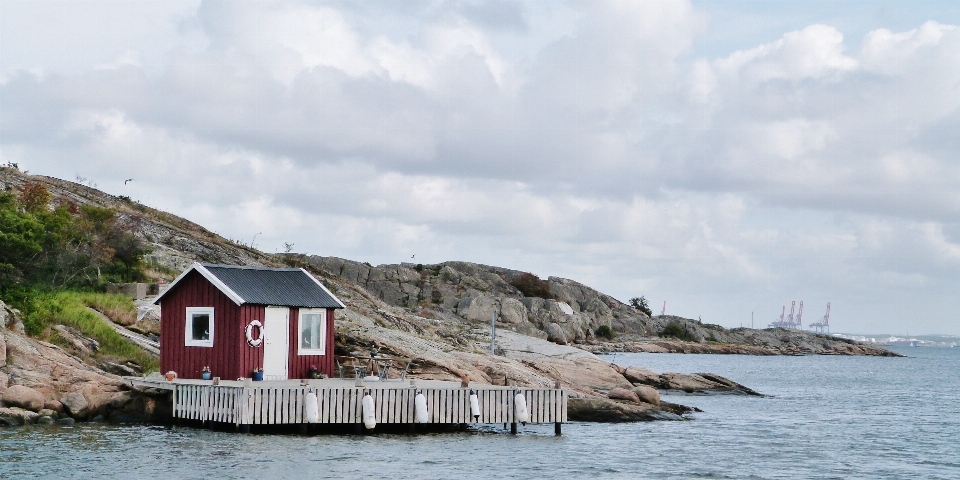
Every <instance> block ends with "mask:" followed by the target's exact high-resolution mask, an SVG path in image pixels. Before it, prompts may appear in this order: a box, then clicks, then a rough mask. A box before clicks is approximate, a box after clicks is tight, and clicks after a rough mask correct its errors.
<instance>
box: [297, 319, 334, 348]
mask: <svg viewBox="0 0 960 480" xmlns="http://www.w3.org/2000/svg"><path fill="white" fill-rule="evenodd" d="M311 314H316V315H320V338H322V339H323V342H321V343H320V348H303V316H304V315H311ZM326 350H327V309H326V308H301V309H300V311H299V312H297V355H326V354H327V353H326Z"/></svg>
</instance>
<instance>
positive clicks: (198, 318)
mask: <svg viewBox="0 0 960 480" xmlns="http://www.w3.org/2000/svg"><path fill="white" fill-rule="evenodd" d="M213 323H214V322H213V307H187V324H186V326H185V328H184V334H185V337H186V338H185V342H184V345H186V346H188V347H212V346H213Z"/></svg>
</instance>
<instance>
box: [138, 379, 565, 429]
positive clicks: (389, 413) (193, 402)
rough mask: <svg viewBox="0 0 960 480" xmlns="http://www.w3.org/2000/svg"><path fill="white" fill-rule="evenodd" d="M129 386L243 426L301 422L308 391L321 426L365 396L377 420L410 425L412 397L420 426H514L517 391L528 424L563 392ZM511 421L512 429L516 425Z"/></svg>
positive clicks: (201, 416)
mask: <svg viewBox="0 0 960 480" xmlns="http://www.w3.org/2000/svg"><path fill="white" fill-rule="evenodd" d="M131 382H132V383H134V384H135V385H136V386H141V387H152V388H163V389H168V390H172V391H173V415H174V417H175V418H178V419H186V420H195V421H201V422H218V423H224V424H234V425H236V426H238V427H242V426H249V425H296V424H306V423H307V413H306V397H307V393H308V392H310V391H313V392H314V393H315V394H316V396H317V401H318V404H319V413H320V418H319V421H318V422H314V423H320V424H362V423H364V422H363V407H362V399H363V397H364V396H365V395H370V396H371V398H372V399H373V403H374V415H375V419H376V423H377V424H413V423H415V397H416V395H417V393H422V394H423V395H424V397H425V399H426V401H427V412H428V413H429V417H428V418H429V419H428V421H427V422H424V423H427V424H448V425H457V424H460V425H462V424H477V423H479V424H501V423H502V424H516V423H517V411H516V410H517V408H516V403H517V400H516V398H515V397H516V395H517V393H520V394H522V395H523V397H524V399H525V401H526V409H527V412H528V414H529V418H528V420H527V422H528V423H554V424H555V425H556V431H557V433H559V431H560V424H561V423H563V422H566V420H567V393H566V391H564V390H562V389H553V388H528V387H514V386H496V385H480V384H471V385H470V386H469V387H467V388H464V387H461V385H460V383H459V382H446V381H437V380H418V381H416V385H415V386H412V385H411V384H410V383H411V382H410V381H409V380H407V381H384V382H377V381H373V382H366V383H365V385H364V386H362V387H358V386H356V385H355V380H353V379H350V380H339V379H323V380H308V381H307V382H308V384H307V385H303V384H302V383H301V381H300V380H287V381H264V382H243V381H220V382H219V384H218V385H213V382H212V381H210V380H180V379H177V380H174V381H172V382H167V381H157V380H146V379H131ZM471 391H473V392H474V393H476V394H477V399H478V401H479V406H480V416H479V418H478V419H475V418H474V417H473V415H472V412H471V408H470V392H471ZM515 430H516V427H515V426H514V427H513V428H512V431H515Z"/></svg>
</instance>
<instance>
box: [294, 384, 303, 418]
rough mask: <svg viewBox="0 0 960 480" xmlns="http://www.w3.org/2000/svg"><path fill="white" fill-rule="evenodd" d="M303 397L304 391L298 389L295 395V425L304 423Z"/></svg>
mask: <svg viewBox="0 0 960 480" xmlns="http://www.w3.org/2000/svg"><path fill="white" fill-rule="evenodd" d="M303 396H304V389H303V388H298V389H297V391H296V395H295V401H294V404H293V408H294V411H293V421H294V423H303Z"/></svg>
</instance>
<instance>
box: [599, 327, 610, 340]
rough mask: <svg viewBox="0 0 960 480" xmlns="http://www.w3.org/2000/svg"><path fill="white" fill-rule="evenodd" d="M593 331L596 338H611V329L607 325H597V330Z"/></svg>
mask: <svg viewBox="0 0 960 480" xmlns="http://www.w3.org/2000/svg"><path fill="white" fill-rule="evenodd" d="M595 333H596V334H597V338H606V339H607V340H610V339H612V338H613V329H612V328H610V327H609V326H607V325H600V326H599V327H597V331H596V332H595Z"/></svg>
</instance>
